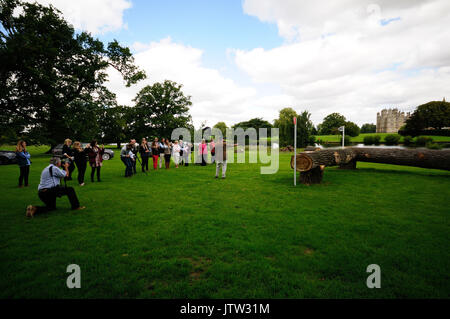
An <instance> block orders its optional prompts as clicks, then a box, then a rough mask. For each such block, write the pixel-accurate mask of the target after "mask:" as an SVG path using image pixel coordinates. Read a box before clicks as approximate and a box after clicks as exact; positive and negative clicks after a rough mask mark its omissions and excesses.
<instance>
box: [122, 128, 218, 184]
mask: <svg viewBox="0 0 450 319" xmlns="http://www.w3.org/2000/svg"><path fill="white" fill-rule="evenodd" d="M208 148H209V151H210V153H211V163H214V162H215V152H216V150H215V143H214V140H211V142H210V143H209V145H208V144H207V143H206V140H202V142H201V144H199V146H198V151H199V152H198V153H199V155H200V156H201V165H202V166H206V165H207V162H208V161H207V159H208ZM193 150H194V145H193V144H192V143H189V142H183V140H176V141H174V142H171V141H170V140H169V139H166V138H162V139H161V141H160V140H159V139H158V138H157V137H155V138H154V140H153V141H152V142H149V141H147V139H146V138H143V139H142V140H141V143H140V144H138V143H137V142H136V140H135V139H131V140H130V141H129V143H127V144H126V145H124V146H123V147H122V149H121V151H120V159H121V160H122V162H123V163H124V165H125V177H131V176H133V174H136V162H137V161H139V162H140V164H141V168H142V172H147V171H148V167H149V160H150V158H152V160H153V169H155V170H156V169H158V166H159V168H162V163H163V160H164V166H165V168H166V169H169V168H170V161H171V159H173V161H174V163H175V167H176V168H178V167H179V166H180V165H181V166H182V165H184V166H189V163H190V162H191V152H192V151H193ZM138 154H139V155H140V157H141V159H139V157H138Z"/></svg>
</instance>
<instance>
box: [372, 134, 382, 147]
mask: <svg viewBox="0 0 450 319" xmlns="http://www.w3.org/2000/svg"><path fill="white" fill-rule="evenodd" d="M380 140H381V136H380V135H375V136H374V137H373V144H375V145H380Z"/></svg>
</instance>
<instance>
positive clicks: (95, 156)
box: [88, 140, 105, 182]
mask: <svg viewBox="0 0 450 319" xmlns="http://www.w3.org/2000/svg"><path fill="white" fill-rule="evenodd" d="M88 148H89V151H88V156H89V164H90V165H91V168H92V170H91V182H94V174H95V171H97V182H101V180H100V168H101V167H102V165H103V164H102V162H103V153H104V152H105V147H104V146H102V147H99V146H98V144H97V141H96V140H93V141H92V142H91V144H90V145H88Z"/></svg>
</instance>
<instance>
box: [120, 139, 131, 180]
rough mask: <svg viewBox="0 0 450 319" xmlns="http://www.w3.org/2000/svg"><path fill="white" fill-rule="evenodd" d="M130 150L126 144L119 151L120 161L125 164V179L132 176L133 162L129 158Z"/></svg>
mask: <svg viewBox="0 0 450 319" xmlns="http://www.w3.org/2000/svg"><path fill="white" fill-rule="evenodd" d="M131 149H132V145H131V144H126V145H125V146H124V147H122V149H121V151H120V159H121V160H122V162H123V163H124V164H125V177H131V176H132V175H133V161H132V159H131V157H130V152H131Z"/></svg>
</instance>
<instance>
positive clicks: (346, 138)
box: [339, 135, 350, 145]
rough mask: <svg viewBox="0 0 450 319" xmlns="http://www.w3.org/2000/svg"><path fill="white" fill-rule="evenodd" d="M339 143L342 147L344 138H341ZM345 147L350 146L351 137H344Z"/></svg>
mask: <svg viewBox="0 0 450 319" xmlns="http://www.w3.org/2000/svg"><path fill="white" fill-rule="evenodd" d="M339 142H340V143H341V145H342V136H341V138H340V139H339ZM344 145H350V136H348V135H345V137H344Z"/></svg>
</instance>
